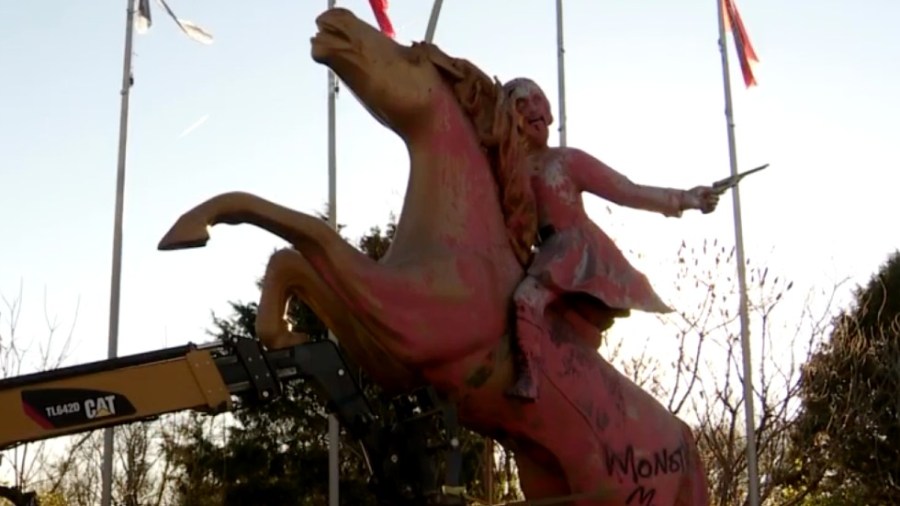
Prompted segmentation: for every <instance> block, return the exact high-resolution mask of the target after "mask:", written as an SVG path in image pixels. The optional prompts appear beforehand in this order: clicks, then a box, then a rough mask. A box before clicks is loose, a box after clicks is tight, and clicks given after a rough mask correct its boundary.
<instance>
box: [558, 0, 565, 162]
mask: <svg viewBox="0 0 900 506" xmlns="http://www.w3.org/2000/svg"><path fill="white" fill-rule="evenodd" d="M562 4H563V3H562V0H556V62H557V72H556V74H557V78H558V80H559V81H558V86H559V146H560V147H561V148H564V147H566V57H565V53H566V50H565V48H564V47H563V10H562V7H563V6H562Z"/></svg>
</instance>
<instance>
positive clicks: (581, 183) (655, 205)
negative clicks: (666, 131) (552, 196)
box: [565, 148, 686, 217]
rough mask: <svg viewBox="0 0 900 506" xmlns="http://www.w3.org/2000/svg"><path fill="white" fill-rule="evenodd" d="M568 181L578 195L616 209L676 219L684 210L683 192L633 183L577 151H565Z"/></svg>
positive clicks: (571, 149)
mask: <svg viewBox="0 0 900 506" xmlns="http://www.w3.org/2000/svg"><path fill="white" fill-rule="evenodd" d="M565 156H566V161H567V162H568V168H569V172H570V176H571V178H572V179H573V180H574V181H575V184H576V185H578V187H579V189H580V190H581V191H586V192H588V193H592V194H594V195H596V196H598V197H600V198H604V199H606V200H609V201H610V202H614V203H616V204H619V205H620V206H626V207H632V208H635V209H643V210H645V211H654V212H658V213H661V214H663V215H665V216H671V217H679V216H681V212H682V211H683V210H685V209H686V207H685V192H684V191H683V190H675V189H672V188H659V187H656V186H645V185H640V184H636V183H633V182H632V181H631V180H630V179H628V178H627V177H625V176H624V175H622V174H620V173H618V172H616V171H615V170H613V169H612V168H611V167H609V166H608V165H606V164H605V163H603V162H601V161H600V160H597V159H596V158H594V157H593V156H591V155H590V154H588V153H585V152H584V151H581V150H580V149H573V148H568V149H566V155H565Z"/></svg>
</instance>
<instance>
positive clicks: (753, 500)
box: [716, 0, 759, 506]
mask: <svg viewBox="0 0 900 506" xmlns="http://www.w3.org/2000/svg"><path fill="white" fill-rule="evenodd" d="M716 3H717V4H718V12H719V52H720V53H721V55H722V81H723V83H724V88H725V121H726V125H727V130H728V157H729V161H730V165H731V175H732V176H734V175H736V174H737V173H738V167H737V165H738V164H737V148H736V143H735V136H734V110H733V107H732V100H731V76H730V72H729V69H728V48H727V45H726V43H725V12H724V9H723V4H724V0H716ZM732 22H733V21H732ZM731 191H732V207H733V210H734V238H735V249H736V254H737V275H738V289H739V290H740V297H739V303H740V321H741V351H742V354H743V368H744V371H743V373H744V418H745V420H744V423H745V430H746V433H747V482H748V491H749V495H748V498H747V499H748V503H747V504H748V506H759V468H758V463H757V456H756V422H755V420H756V416H755V414H754V394H753V375H752V373H753V364H752V362H751V360H750V328H749V327H750V317H749V315H748V314H747V311H748V310H747V273H746V269H745V260H744V232H743V226H742V223H741V194H740V188H739V185H735V186H734V188H732V190H731Z"/></svg>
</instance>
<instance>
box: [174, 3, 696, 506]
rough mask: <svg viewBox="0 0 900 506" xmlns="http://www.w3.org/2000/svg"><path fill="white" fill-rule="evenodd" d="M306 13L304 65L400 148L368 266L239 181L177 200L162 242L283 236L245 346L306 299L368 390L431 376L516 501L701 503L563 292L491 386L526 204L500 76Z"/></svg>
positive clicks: (650, 412) (673, 438)
mask: <svg viewBox="0 0 900 506" xmlns="http://www.w3.org/2000/svg"><path fill="white" fill-rule="evenodd" d="M316 24H317V26H318V28H319V30H318V33H317V34H316V36H315V37H313V39H312V41H311V46H312V48H311V52H312V57H313V59H314V60H315V61H317V62H319V63H322V64H324V65H327V66H328V67H330V68H331V69H332V70H334V72H336V73H337V75H338V76H339V77H340V78H341V80H342V81H343V82H344V83H345V84H346V86H348V87H350V88H351V89H352V90H353V92H354V94H355V95H356V96H357V97H358V99H359V100H360V102H362V103H363V104H364V106H365V107H366V108H367V109H368V110H369V111H370V113H371V114H372V115H373V116H374V117H375V118H376V119H377V120H379V121H380V122H381V123H382V124H383V125H385V126H386V127H388V128H390V129H391V130H392V131H394V132H395V133H396V134H397V135H399V136H400V137H401V138H402V139H403V141H404V142H405V143H406V145H407V147H408V149H409V153H410V178H409V184H408V187H407V192H406V195H405V199H404V203H403V207H402V210H401V213H400V216H399V220H398V223H397V228H396V233H395V236H394V239H393V241H392V244H391V247H390V250H389V251H388V253H387V254H386V255H385V256H384V257H383V258H382V259H381V260H380V261H379V262H375V261H373V260H371V259H370V258H368V257H366V256H365V255H364V254H362V253H361V252H359V251H358V250H356V249H355V248H353V247H352V246H351V245H350V244H348V243H347V242H346V241H344V240H343V239H342V238H341V237H340V236H339V235H338V234H337V232H335V231H334V230H333V229H331V228H330V227H329V226H328V225H327V224H326V223H325V222H323V221H322V220H321V219H319V218H317V217H315V216H311V215H308V214H305V213H301V212H298V211H294V210H291V209H288V208H286V207H282V206H280V205H277V204H275V203H272V202H269V201H266V200H264V199H262V198H260V197H257V196H254V195H251V194H247V193H240V192H235V193H226V194H222V195H218V196H216V197H213V198H211V199H209V200H207V201H205V202H203V203H201V204H199V205H198V206H196V207H194V208H193V209H191V210H189V211H187V212H186V213H185V214H183V215H182V216H181V217H180V218H179V219H178V220H177V221H176V222H175V224H174V225H173V226H172V227H171V228H170V230H169V231H168V232H167V233H166V234H165V236H164V237H163V239H162V240H161V241H160V245H159V247H160V249H163V250H169V249H179V248H188V247H199V246H203V245H205V244H206V243H207V241H208V240H209V229H210V227H213V226H215V225H218V224H223V223H224V224H232V225H236V224H242V223H249V224H253V225H256V226H258V227H261V228H263V229H265V230H267V231H270V232H271V233H273V234H276V235H278V236H279V237H282V238H283V239H285V240H286V241H287V242H289V243H290V245H291V247H289V248H285V249H283V250H281V251H278V252H276V253H275V254H274V255H273V256H272V258H271V259H270V262H269V264H268V266H267V269H266V273H265V276H264V279H263V285H262V295H261V298H260V305H259V313H258V317H257V335H258V337H259V338H260V340H261V341H263V343H264V344H265V345H267V346H269V347H279V346H286V345H290V344H292V343H296V342H298V341H302V340H303V339H305V336H302V335H298V334H294V333H293V332H292V331H291V329H290V328H289V327H288V325H287V323H286V322H285V320H284V310H285V305H286V303H287V301H288V300H289V299H291V298H292V297H296V298H299V299H301V300H303V301H304V302H306V303H307V304H308V305H309V306H310V307H311V308H312V309H313V310H314V311H315V312H316V314H317V315H318V316H319V317H320V318H321V319H322V320H323V321H324V322H325V323H326V325H327V326H328V327H329V328H330V329H331V331H332V332H333V333H334V334H335V335H336V337H337V338H338V340H339V342H340V344H341V346H342V349H343V350H344V352H345V353H346V355H347V356H348V358H349V359H350V360H351V361H353V362H355V363H356V364H357V365H359V366H360V367H362V368H363V369H364V370H365V371H366V373H367V374H368V375H369V376H370V377H371V378H372V379H373V380H374V381H376V382H378V383H379V384H380V385H381V386H382V387H383V388H385V389H387V390H389V391H397V392H402V391H406V390H409V389H412V388H415V387H418V386H422V385H426V384H427V385H431V386H433V387H434V388H435V389H436V390H437V391H438V392H439V393H440V394H442V395H443V396H445V397H447V398H448V399H450V400H451V401H452V402H454V403H455V404H456V407H457V412H458V416H459V420H460V423H462V424H463V425H465V426H467V427H468V428H470V429H472V430H475V431H477V432H479V433H481V434H484V435H486V436H489V437H491V438H493V439H495V440H497V441H498V442H499V443H500V444H502V445H505V446H506V447H508V448H510V449H512V450H513V451H514V452H515V456H516V462H517V466H518V470H519V475H520V481H521V486H522V489H523V490H524V492H525V494H526V496H527V497H528V498H529V499H540V498H556V497H561V496H569V499H568V500H569V501H570V503H571V504H577V505H579V506H581V505H599V504H626V503H628V504H644V505H647V504H654V505H666V506H695V505H706V504H708V497H707V490H706V487H707V485H706V479H705V475H704V470H703V466H702V463H701V462H700V459H699V457H698V454H697V450H696V445H695V442H694V440H693V437H692V434H691V431H690V429H689V427H688V426H687V425H686V424H685V423H684V422H682V421H681V420H679V419H678V418H677V417H675V416H673V415H672V414H671V413H670V412H669V411H667V410H666V409H665V408H664V407H663V406H662V405H661V404H660V403H659V402H657V401H656V400H655V399H654V398H653V397H652V396H651V395H649V394H648V393H647V392H645V391H643V390H641V389H640V388H639V387H638V386H637V385H635V384H634V383H633V382H631V381H629V380H628V379H627V378H626V377H625V376H623V375H622V374H621V373H619V372H618V371H617V370H616V369H615V368H614V367H613V366H612V365H610V364H609V363H608V362H606V361H605V360H604V359H603V358H602V357H601V356H600V355H599V354H598V353H597V351H596V346H592V345H589V344H586V343H588V342H589V341H591V339H596V338H592V337H588V336H593V335H595V334H597V331H596V326H595V325H594V324H593V323H592V322H591V321H590V319H589V318H586V317H585V316H584V315H585V314H587V315H588V316H590V311H583V310H581V309H580V302H579V299H578V297H577V295H576V296H571V294H566V295H563V296H561V297H559V298H557V299H556V300H554V301H552V302H550V303H549V305H548V306H547V309H546V312H545V314H544V316H543V324H544V325H545V326H546V328H547V329H548V331H549V332H548V334H547V335H546V336H542V337H540V338H539V339H542V340H543V342H541V343H540V344H541V347H542V350H541V357H542V364H543V365H542V367H541V368H540V370H539V371H538V373H539V374H540V375H541V385H542V386H541V393H540V396H538V397H537V398H536V399H534V400H533V401H530V402H523V401H522V400H521V399H518V398H515V397H511V396H509V395H507V394H506V390H507V389H509V387H510V385H513V384H514V382H515V380H516V366H515V363H514V362H515V359H514V349H515V342H514V340H513V338H512V337H511V330H512V328H513V325H511V323H512V322H511V319H510V313H511V308H512V307H513V305H512V300H513V293H514V291H515V290H516V287H517V286H519V284H520V283H521V282H522V280H523V278H524V277H525V270H524V267H523V265H524V264H526V263H527V261H528V257H529V255H530V248H529V247H528V244H529V243H528V241H529V240H531V237H530V236H529V234H530V232H529V231H530V230H531V231H533V229H534V224H535V223H536V220H535V219H534V217H535V216H536V215H535V214H534V213H535V212H536V206H535V205H534V202H533V199H529V198H526V197H527V194H528V192H529V191H530V187H531V185H530V181H529V180H528V179H524V178H522V173H521V171H515V170H511V168H514V167H517V164H516V163H514V162H515V159H516V157H517V156H519V155H518V154H517V148H516V144H515V143H513V142H512V141H513V140H515V133H514V132H516V131H517V130H516V126H517V124H516V123H515V122H514V121H513V120H514V118H513V117H512V116H511V115H510V114H509V110H508V108H504V107H503V104H504V100H505V99H504V92H503V88H502V86H500V85H499V84H498V83H497V82H495V81H493V80H491V79H490V78H488V76H486V75H485V74H484V73H483V72H481V71H480V70H479V69H478V68H477V67H475V65H473V64H472V63H470V62H468V61H466V60H463V59H458V58H453V57H450V56H448V55H446V54H445V53H443V52H442V51H441V50H440V49H439V48H438V47H437V46H435V45H432V44H428V43H417V44H413V45H411V46H407V45H401V44H398V43H397V42H395V41H393V40H392V39H390V38H388V37H387V36H385V35H383V34H382V33H380V32H379V31H378V30H377V29H375V28H374V27H372V26H370V25H368V24H366V23H364V22H362V21H360V20H359V19H358V18H356V17H355V16H354V15H353V14H352V13H351V12H350V11H348V10H346V9H340V8H337V9H330V10H328V11H326V12H325V13H324V14H322V15H321V16H319V17H318V18H317V20H316ZM504 210H515V212H504ZM572 497H577V498H576V499H573V498H572Z"/></svg>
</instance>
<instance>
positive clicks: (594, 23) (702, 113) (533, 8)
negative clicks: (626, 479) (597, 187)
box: [0, 0, 900, 361]
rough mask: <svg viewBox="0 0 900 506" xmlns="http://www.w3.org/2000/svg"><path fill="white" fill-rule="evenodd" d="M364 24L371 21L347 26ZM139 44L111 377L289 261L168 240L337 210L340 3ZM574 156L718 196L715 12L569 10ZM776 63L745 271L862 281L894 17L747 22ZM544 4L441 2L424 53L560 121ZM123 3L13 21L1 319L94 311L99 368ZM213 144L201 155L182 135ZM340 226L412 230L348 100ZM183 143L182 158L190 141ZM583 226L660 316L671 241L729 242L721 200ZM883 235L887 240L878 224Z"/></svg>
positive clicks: (268, 245)
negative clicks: (332, 8) (213, 225)
mask: <svg viewBox="0 0 900 506" xmlns="http://www.w3.org/2000/svg"><path fill="white" fill-rule="evenodd" d="M339 4H340V5H342V6H345V7H348V8H351V9H353V10H354V11H356V12H357V14H358V15H360V16H362V17H364V18H365V19H368V20H370V21H371V22H373V23H374V19H373V17H372V14H371V12H370V10H369V7H368V2H366V1H365V0H346V1H341V2H339ZM151 5H152V7H154V26H153V28H152V30H151V31H150V33H149V34H146V35H142V36H139V37H136V39H135V47H134V49H135V58H134V76H135V86H134V88H133V89H132V100H131V122H130V125H131V126H130V142H129V153H128V177H127V181H126V183H127V188H126V202H125V209H126V214H125V242H124V270H123V291H122V313H121V317H122V320H121V334H120V335H121V338H120V339H121V344H120V351H121V353H133V352H137V351H143V350H148V349H153V348H158V347H161V346H163V345H164V344H168V345H173V344H177V343H183V342H186V341H189V340H194V341H198V340H199V341H203V340H205V339H206V336H205V335H204V334H203V332H204V330H205V329H207V328H209V326H210V321H211V320H210V311H211V310H216V311H218V312H222V311H224V310H225V307H226V306H225V304H226V302H227V301H228V300H238V299H239V300H253V299H255V298H256V295H257V292H256V290H255V287H254V282H255V281H256V279H257V277H258V276H259V275H260V274H261V273H262V270H263V268H264V266H265V262H266V260H267V256H268V254H269V253H270V252H271V251H272V250H273V249H274V248H276V247H278V246H280V245H281V243H280V242H279V241H277V240H275V239H274V238H272V237H270V236H268V235H266V234H264V233H262V232H259V231H256V230H254V229H251V228H249V227H247V228H219V229H216V230H214V235H213V238H212V241H211V242H210V245H209V246H208V247H207V248H205V249H199V250H193V251H185V252H165V253H163V252H158V251H157V250H156V244H157V241H158V240H159V238H160V237H161V235H162V234H163V233H164V232H165V231H166V229H167V228H168V226H169V225H170V224H171V223H172V222H173V220H174V219H175V218H177V216H178V215H179V214H180V213H182V212H183V211H185V210H187V209H188V208H189V207H191V206H192V205H194V204H196V203H198V202H200V201H201V200H203V199H206V198H208V197H210V196H212V195H214V194H216V193H218V192H222V191H227V190H246V191H251V192H255V193H258V194H259V195H261V196H264V197H266V198H270V199H273V200H275V201H278V202H280V203H284V204H287V205H291V206H294V207H296V208H298V209H301V210H306V211H316V210H320V209H322V208H323V205H324V204H325V202H326V199H327V163H326V109H325V96H326V73H325V69H324V67H322V66H320V65H317V64H315V63H314V62H312V60H311V59H310V58H309V42H308V39H309V37H310V36H311V35H312V34H313V33H314V31H315V28H314V24H313V19H314V18H315V16H316V15H317V14H318V13H320V12H321V11H322V10H323V9H324V7H325V5H326V2H325V1H324V0H322V1H316V2H311V1H294V2H252V3H251V2H235V1H223V0H192V1H187V0H181V1H178V0H172V1H171V5H172V7H173V8H174V9H175V10H176V11H177V12H178V13H179V14H180V15H181V16H182V17H183V18H186V19H189V20H191V21H194V22H196V23H198V24H200V25H201V26H203V27H205V28H207V29H209V30H210V31H212V32H213V33H214V35H215V37H216V41H215V43H214V44H213V45H211V46H203V45H200V44H197V43H195V42H193V41H191V40H189V39H187V38H186V37H184V36H183V35H182V34H181V33H180V32H178V31H177V29H176V27H175V26H174V24H173V23H172V22H171V21H170V20H169V19H167V18H165V17H164V14H163V12H162V11H161V10H160V9H159V8H158V5H157V4H156V3H155V2H151ZM565 8H566V12H565V24H566V46H567V52H566V65H567V66H566V79H567V90H566V91H567V97H568V120H569V123H568V128H569V144H570V145H573V146H578V147H580V148H582V149H585V150H588V151H590V152H592V153H593V154H594V155H596V156H597V157H599V158H601V159H603V160H605V161H606V162H608V163H609V164H611V165H612V166H613V167H615V168H617V169H618V170H620V171H621V172H624V173H625V174H627V175H628V176H630V177H631V178H632V179H634V180H635V181H638V182H643V183H648V184H656V185H669V186H677V187H690V186H693V185H696V184H709V183H710V182H712V181H713V180H715V179H719V178H721V177H724V176H726V175H727V173H728V158H727V147H726V140H725V129H724V126H725V119H724V116H723V108H724V106H723V97H722V79H721V67H720V59H719V52H718V48H717V45H716V39H717V24H716V3H715V1H713V0H681V1H672V0H638V1H635V0H627V1H626V0H609V1H604V2H599V1H594V0H568V1H567V2H566V4H565ZM739 8H740V9H741V12H742V15H743V18H744V21H745V24H746V26H747V29H748V31H749V34H750V37H751V40H752V42H753V44H754V45H755V48H756V50H757V53H758V54H759V57H760V59H761V64H760V66H759V67H758V68H757V77H758V81H759V83H760V86H759V87H758V88H754V89H751V90H749V91H747V90H745V89H744V88H743V86H742V84H741V81H740V78H739V71H738V67H737V62H736V61H735V59H734V52H733V49H732V48H731V46H729V49H730V50H731V53H730V54H731V56H732V70H733V71H734V72H733V75H734V80H733V81H734V95H735V112H736V122H737V125H738V130H737V131H738V146H737V147H738V153H739V157H740V161H741V168H742V169H747V168H750V167H753V166H756V165H759V164H761V163H766V162H768V163H771V167H770V169H769V170H768V171H766V172H763V173H762V174H760V175H756V176H753V178H751V179H749V180H747V182H746V184H744V186H743V192H742V199H743V204H744V218H745V225H744V226H745V241H746V243H747V250H748V253H749V255H750V257H751V258H752V259H754V260H758V261H760V262H766V263H769V264H771V265H772V267H773V269H775V270H776V271H777V272H779V273H781V274H784V275H787V276H789V277H792V278H794V279H796V280H797V281H798V284H799V285H800V286H802V287H815V286H820V285H827V284H828V283H830V282H832V281H833V280H834V279H836V278H840V277H843V276H847V275H849V276H855V277H859V276H867V275H868V274H869V273H870V272H871V271H873V270H874V269H875V268H877V266H878V264H879V263H880V262H881V261H882V260H883V258H884V257H885V255H887V253H888V252H889V251H891V250H892V249H894V248H896V247H898V242H900V241H898V239H900V236H898V235H897V233H896V232H894V231H893V228H892V227H891V225H890V223H892V222H893V219H894V217H895V216H897V215H898V214H900V213H898V212H900V199H898V198H897V196H896V195H897V193H896V189H897V185H896V183H894V181H895V172H896V170H897V169H898V143H897V139H898V138H900V126H898V123H897V117H898V113H900V98H898V96H897V90H898V89H900V86H898V85H900V64H898V62H900V43H898V42H897V39H896V34H895V29H894V27H895V26H896V23H895V20H896V19H898V17H900V3H898V2H896V1H892V0H865V1H859V2H847V1H838V0H819V1H816V2H812V1H800V2H785V1H783V0H743V1H741V2H740V3H739ZM430 10H431V1H429V0H415V1H414V0H393V2H392V3H391V5H390V11H389V15H390V16H391V18H392V20H393V22H394V25H395V28H396V30H397V33H398V37H399V39H400V40H401V41H404V42H406V41H408V40H410V39H419V38H421V37H422V36H423V35H424V31H425V26H426V22H427V18H428V15H429V12H430ZM554 16H555V2H554V1H553V0H516V1H515V2H513V1H511V0H507V1H503V2H501V1H497V0H494V1H489V2H488V1H481V2H476V1H475V0H446V1H445V2H444V9H443V12H442V16H441V19H440V22H439V25H438V29H437V36H436V39H435V41H436V42H437V43H438V44H439V45H441V46H442V47H443V48H444V49H445V50H446V51H448V52H449V53H451V54H453V55H458V56H462V57H465V58H468V59H470V60H472V61H474V62H475V63H477V64H478V65H480V66H481V67H482V68H483V69H485V70H486V71H487V72H488V73H490V74H494V75H497V76H498V77H500V78H501V79H504V80H505V79H508V78H512V77H515V76H519V75H526V76H529V77H532V78H534V79H535V80H537V81H538V82H539V83H540V84H541V85H542V86H543V87H544V89H545V91H546V92H547V94H548V96H550V97H552V100H553V102H554V105H555V103H556V99H555V98H553V97H556V93H557V86H556V52H555V41H556V33H555V19H554ZM124 20H125V1H124V0H117V1H112V0H104V1H97V0H90V1H88V0H81V1H74V2H73V1H68V2H64V1H61V0H56V1H54V2H50V3H48V2H13V1H3V2H0V139H2V140H0V216H3V217H4V219H3V220H2V221H0V237H2V238H3V239H2V243H0V244H2V248H0V293H2V294H3V295H4V296H6V297H7V298H9V297H13V296H15V295H16V293H17V291H18V287H19V284H20V282H21V283H22V285H23V286H24V299H25V300H24V302H25V310H24V312H23V314H22V319H23V324H24V325H25V328H24V329H23V330H25V331H28V332H38V331H39V330H40V326H41V325H42V322H43V319H42V315H41V312H40V309H41V307H40V306H41V303H42V302H41V296H42V295H41V294H42V291H43V290H44V288H45V287H46V289H47V292H48V294H49V296H50V300H49V307H50V309H51V311H53V312H54V313H57V314H58V315H59V316H60V318H61V319H62V320H63V321H65V319H66V318H70V317H71V313H72V310H73V308H74V304H75V301H76V300H77V299H78V298H79V297H80V300H81V312H80V315H79V320H78V324H77V328H76V334H75V339H76V342H77V343H78V349H77V350H76V352H75V354H74V355H73V358H72V361H85V360H94V359H99V358H102V357H103V356H104V355H105V353H106V351H105V350H106V344H105V343H106V339H107V314H108V303H109V277H110V258H111V245H112V237H111V233H112V213H113V199H114V184H115V171H116V146H117V139H118V133H117V132H118V117H119V88H120V76H121V71H122V49H123V38H124ZM205 116H208V119H207V120H206V121H205V122H204V123H203V124H202V125H201V126H200V127H198V128H196V129H195V130H193V131H192V132H190V133H189V134H188V135H184V136H181V134H182V132H183V131H184V130H185V129H187V128H188V127H189V126H191V125H192V124H194V123H195V122H197V121H198V120H200V119H201V118H203V117H205ZM338 132H339V138H338V172H339V176H338V184H339V187H338V199H339V203H338V215H339V221H340V222H342V223H345V224H347V225H348V233H349V234H351V235H352V236H354V237H355V236H357V235H359V234H360V233H362V232H363V231H364V230H366V229H367V228H368V227H370V226H372V225H377V224H383V223H384V222H385V221H386V220H387V218H388V215H389V213H390V212H392V211H399V206H400V202H401V199H402V193H403V191H404V189H405V184H406V174H407V160H406V154H405V151H404V149H403V146H402V144H401V142H400V141H399V140H398V139H397V138H396V136H394V135H393V134H392V133H390V132H389V131H387V130H385V129H384V128H383V127H381V126H380V125H379V124H378V123H377V122H376V121H375V120H373V119H372V118H371V117H370V116H369V115H368V113H366V112H365V111H364V110H363V108H362V107H360V105H359V104H358V103H356V101H355V99H354V98H352V96H351V95H349V94H346V93H344V94H342V95H341V96H340V98H339V100H338ZM180 136H181V137H180ZM589 209H590V210H591V213H592V216H594V217H595V219H597V221H598V222H599V223H600V224H601V226H605V227H607V228H608V229H609V231H610V233H612V234H613V235H614V237H615V239H616V240H617V241H618V242H619V244H620V246H621V247H622V249H623V250H626V251H640V252H641V253H642V256H640V257H638V256H637V255H636V254H633V253H629V256H630V258H632V259H633V260H634V262H635V264H636V265H637V266H638V267H639V268H641V269H642V270H644V271H645V272H647V274H648V275H649V276H650V278H651V281H652V282H653V283H654V285H655V286H656V287H657V289H658V291H659V292H660V293H661V294H662V295H663V297H664V298H667V299H669V300H672V302H673V304H675V305H677V302H678V301H677V300H673V299H674V293H673V291H672V290H671V289H670V288H669V287H670V286H671V279H672V276H673V275H674V273H675V271H676V268H675V267H674V265H673V262H674V253H675V251H676V250H677V247H678V245H679V243H680V242H681V240H682V238H687V239H688V240H693V241H696V240H699V239H701V238H703V237H719V238H721V239H722V240H725V241H728V242H729V243H730V242H731V241H732V240H733V233H732V228H731V226H732V225H731V224H732V215H731V202H730V199H727V198H726V199H723V201H722V204H721V207H720V210H719V211H718V212H717V213H716V214H714V215H711V216H702V215H699V214H697V213H691V214H689V215H687V216H686V217H685V218H684V219H681V220H673V219H666V218H663V217H661V216H657V215H652V214H649V213H643V212H638V211H630V210H624V209H614V210H613V213H612V214H608V213H607V212H606V211H605V210H604V203H603V202H601V201H600V200H598V199H593V198H592V199H589ZM873 222H874V223H882V224H883V228H882V229H881V230H880V231H878V232H877V233H869V232H868V231H867V230H865V228H864V226H863V224H870V223H873ZM34 335H40V334H34Z"/></svg>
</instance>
